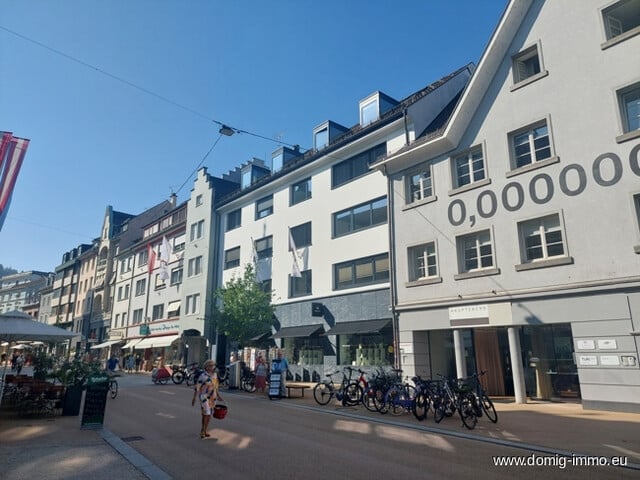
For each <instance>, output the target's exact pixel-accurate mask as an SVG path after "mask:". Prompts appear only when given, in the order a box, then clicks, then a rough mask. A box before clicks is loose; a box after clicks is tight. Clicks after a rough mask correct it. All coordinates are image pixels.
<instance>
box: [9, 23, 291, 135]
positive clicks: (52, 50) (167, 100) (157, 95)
mask: <svg viewBox="0 0 640 480" xmlns="http://www.w3.org/2000/svg"><path fill="white" fill-rule="evenodd" d="M0 30H4V31H5V32H7V33H10V34H11V35H14V36H16V37H18V38H21V39H23V40H26V41H27V42H31V43H33V44H34V45H37V46H39V47H41V48H44V49H45V50H49V51H50V52H53V53H55V54H56V55H60V56H61V57H64V58H66V59H67V60H71V61H72V62H75V63H78V64H80V65H82V66H83V67H86V68H90V69H92V70H95V71H96V72H98V73H100V74H102V75H104V76H106V77H109V78H111V79H113V80H116V81H118V82H120V83H124V84H125V85H128V86H129V87H131V88H135V89H136V90H138V91H140V92H143V93H146V94H147V95H151V96H152V97H155V98H157V99H158V100H162V101H163V102H165V103H168V104H170V105H173V106H174V107H178V108H180V109H182V110H185V111H187V112H189V113H191V114H193V115H196V116H198V117H200V118H204V119H205V120H208V121H210V122H213V123H215V124H216V125H218V126H220V127H221V128H225V127H226V128H228V129H231V130H233V132H234V133H243V134H246V135H251V136H252V137H256V138H261V139H263V140H268V141H270V142H274V143H277V144H278V145H286V146H287V147H291V148H296V147H298V148H299V147H300V146H299V145H293V144H290V143H287V142H283V141H281V140H276V139H275V138H271V137H266V136H264V135H260V134H258V133H254V132H251V131H250V130H245V129H242V128H236V127H232V126H229V124H227V123H224V122H221V121H220V120H216V119H215V118H211V117H209V116H208V115H205V114H204V113H202V112H199V111H197V110H195V109H193V108H191V107H187V106H186V105H183V104H181V103H178V102H176V101H174V100H171V99H170V98H167V97H165V96H163V95H160V94H158V93H156V92H153V91H151V90H149V89H148V88H145V87H142V86H140V85H137V84H135V83H133V82H131V81H129V80H127V79H125V78H122V77H119V76H118V75H114V74H113V73H110V72H108V71H106V70H104V69H102V68H100V67H96V66H95V65H92V64H90V63H88V62H85V61H84V60H80V59H79V58H76V57H74V56H72V55H69V54H68V53H65V52H63V51H61V50H58V49H56V48H53V47H50V46H49V45H46V44H44V43H42V42H39V41H38V40H35V39H33V38H30V37H27V36H26V35H23V34H21V33H18V32H16V31H14V30H11V29H9V28H7V27H5V26H4V25H0Z"/></svg>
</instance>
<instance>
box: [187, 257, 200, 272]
mask: <svg viewBox="0 0 640 480" xmlns="http://www.w3.org/2000/svg"><path fill="white" fill-rule="evenodd" d="M201 273H202V256H199V257H195V258H190V259H189V263H188V266H187V277H193V276H195V275H200V274H201Z"/></svg>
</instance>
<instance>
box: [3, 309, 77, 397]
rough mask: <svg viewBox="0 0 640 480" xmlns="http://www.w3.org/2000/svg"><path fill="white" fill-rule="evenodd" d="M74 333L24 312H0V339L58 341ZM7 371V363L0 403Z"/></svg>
mask: <svg viewBox="0 0 640 480" xmlns="http://www.w3.org/2000/svg"><path fill="white" fill-rule="evenodd" d="M75 336H76V334H75V333H73V332H70V331H68V330H63V329H62V328H58V327H54V326H53V325H47V324H46V323H41V322H36V321H35V320H33V319H32V318H31V317H30V316H29V315H27V314H26V313H22V312H19V311H17V310H14V311H13V312H8V313H3V314H0V341H4V342H16V341H21V342H24V341H28V340H39V341H42V342H51V343H58V342H64V341H66V340H68V339H70V338H73V337H75ZM6 373H7V364H6V362H5V364H4V370H3V371H2V384H1V385H0V404H2V395H3V394H4V377H5V375H6Z"/></svg>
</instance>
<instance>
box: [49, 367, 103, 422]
mask: <svg viewBox="0 0 640 480" xmlns="http://www.w3.org/2000/svg"><path fill="white" fill-rule="evenodd" d="M99 371H100V365H99V364H98V363H87V362H83V361H82V360H80V359H79V358H74V359H73V360H71V361H66V362H64V363H63V364H62V365H61V366H60V368H59V369H58V370H57V371H56V372H55V373H54V377H55V378H56V379H57V380H58V381H59V382H60V383H61V384H62V385H64V386H65V394H64V398H63V400H62V415H74V416H75V415H80V403H82V390H83V389H84V387H85V384H86V382H87V378H89V376H90V375H92V374H93V373H97V372H99Z"/></svg>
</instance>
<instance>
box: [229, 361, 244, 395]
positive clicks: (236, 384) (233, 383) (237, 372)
mask: <svg viewBox="0 0 640 480" xmlns="http://www.w3.org/2000/svg"><path fill="white" fill-rule="evenodd" d="M241 375H242V368H241V366H240V362H232V363H230V364H229V388H230V389H232V388H240V376H241Z"/></svg>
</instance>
